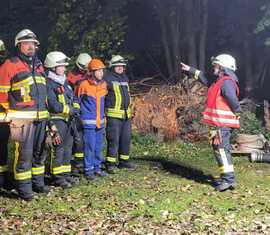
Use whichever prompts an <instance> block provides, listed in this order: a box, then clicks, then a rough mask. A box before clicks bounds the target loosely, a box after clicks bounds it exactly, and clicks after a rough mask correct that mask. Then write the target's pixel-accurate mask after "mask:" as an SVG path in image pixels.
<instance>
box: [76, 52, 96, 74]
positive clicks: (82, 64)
mask: <svg viewBox="0 0 270 235" xmlns="http://www.w3.org/2000/svg"><path fill="white" fill-rule="evenodd" d="M91 60H92V57H91V56H90V55H89V54H87V53H81V54H79V56H78V58H77V59H76V62H75V64H76V65H77V66H78V68H79V69H81V70H87V66H88V64H89V63H90V61H91Z"/></svg>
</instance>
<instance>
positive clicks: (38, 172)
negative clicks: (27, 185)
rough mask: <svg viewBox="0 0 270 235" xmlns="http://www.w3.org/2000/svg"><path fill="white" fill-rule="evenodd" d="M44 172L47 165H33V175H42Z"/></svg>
mask: <svg viewBox="0 0 270 235" xmlns="http://www.w3.org/2000/svg"><path fill="white" fill-rule="evenodd" d="M44 173H45V166H41V167H32V174H33V175H42V174H44Z"/></svg>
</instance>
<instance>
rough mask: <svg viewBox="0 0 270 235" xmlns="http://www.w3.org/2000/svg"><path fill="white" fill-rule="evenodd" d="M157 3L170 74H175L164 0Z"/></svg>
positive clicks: (158, 0)
mask: <svg viewBox="0 0 270 235" xmlns="http://www.w3.org/2000/svg"><path fill="white" fill-rule="evenodd" d="M156 4H157V14H158V18H159V23H160V30H161V39H162V45H163V50H164V54H165V59H166V65H167V70H168V73H169V75H171V74H173V71H174V70H173V62H172V56H171V53H170V42H169V33H168V28H167V25H166V17H167V14H166V11H164V8H163V4H162V0H156Z"/></svg>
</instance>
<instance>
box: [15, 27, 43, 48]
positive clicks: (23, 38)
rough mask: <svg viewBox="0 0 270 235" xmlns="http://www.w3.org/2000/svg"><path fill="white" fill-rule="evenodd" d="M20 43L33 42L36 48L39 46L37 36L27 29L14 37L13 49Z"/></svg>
mask: <svg viewBox="0 0 270 235" xmlns="http://www.w3.org/2000/svg"><path fill="white" fill-rule="evenodd" d="M20 42H35V43H36V44H37V46H38V45H39V41H38V39H37V36H36V35H35V34H34V33H33V32H32V31H31V30H29V29H23V30H22V31H20V32H19V33H18V34H17V35H16V37H15V47H16V46H17V45H18V43H20Z"/></svg>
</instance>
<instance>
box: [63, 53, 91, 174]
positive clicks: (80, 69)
mask: <svg viewBox="0 0 270 235" xmlns="http://www.w3.org/2000/svg"><path fill="white" fill-rule="evenodd" d="M91 60H92V58H91V56H90V55H89V54H87V53H81V54H79V56H78V57H77V59H76V62H75V66H74V68H73V69H72V70H71V71H69V72H68V74H67V80H68V83H69V85H70V86H71V87H72V89H73V92H75V90H76V89H77V88H78V87H79V85H80V83H81V82H82V81H83V80H84V79H85V76H86V73H87V71H88V64H89V63H90V61H91ZM74 94H75V93H74ZM75 95H76V94H75ZM78 108H79V107H78ZM74 128H76V133H77V135H75V136H74V142H73V148H72V154H73V159H72V164H71V166H72V174H73V175H75V176H78V175H80V174H83V172H84V159H83V158H84V154H83V126H82V122H81V119H80V117H79V116H78V117H76V118H75V119H74Z"/></svg>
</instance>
